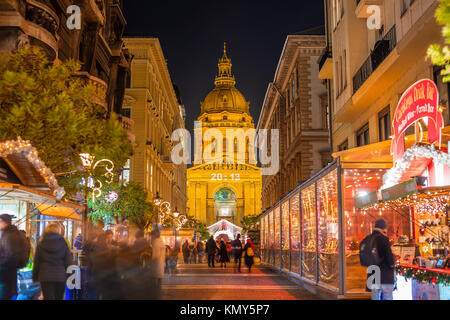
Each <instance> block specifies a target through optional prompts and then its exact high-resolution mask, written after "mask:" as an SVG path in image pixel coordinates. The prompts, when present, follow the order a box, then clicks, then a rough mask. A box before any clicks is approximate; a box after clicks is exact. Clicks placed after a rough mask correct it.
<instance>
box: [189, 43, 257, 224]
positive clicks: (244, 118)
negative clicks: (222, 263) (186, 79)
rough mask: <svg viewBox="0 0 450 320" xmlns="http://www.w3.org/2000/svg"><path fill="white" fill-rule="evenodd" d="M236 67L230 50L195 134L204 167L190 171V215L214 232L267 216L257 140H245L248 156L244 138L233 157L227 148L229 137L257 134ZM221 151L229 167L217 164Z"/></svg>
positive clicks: (200, 162) (223, 162)
mask: <svg viewBox="0 0 450 320" xmlns="http://www.w3.org/2000/svg"><path fill="white" fill-rule="evenodd" d="M231 66H232V64H231V60H230V59H229V58H228V56H227V51H226V45H224V51H223V56H222V58H221V59H219V64H218V67H219V71H218V72H219V73H218V75H217V76H216V78H215V81H214V85H215V88H214V89H213V90H212V91H211V92H210V93H209V94H208V95H207V97H206V98H205V100H204V101H203V102H202V103H201V113H200V116H199V117H198V119H197V121H198V122H197V125H196V128H195V135H196V137H198V136H199V135H200V137H202V138H203V143H202V146H201V149H200V151H201V152H200V154H201V155H202V157H201V161H198V160H197V161H195V162H194V163H195V165H194V166H193V167H192V168H189V169H188V171H187V197H188V203H187V210H188V214H189V215H190V216H193V217H195V218H196V219H198V220H200V221H202V222H203V223H205V224H207V225H208V226H210V225H213V224H215V223H217V222H218V221H221V220H226V221H229V222H231V223H233V224H234V225H237V226H240V225H241V219H242V218H243V217H244V216H247V215H254V214H259V213H260V212H261V184H262V178H261V170H260V168H258V167H257V166H256V163H254V162H253V161H249V160H251V159H252V157H251V154H250V151H251V149H252V148H251V135H250V136H245V137H244V139H246V140H245V150H242V149H240V148H238V147H237V140H238V139H240V138H241V137H235V138H233V139H235V140H233V145H234V148H236V149H234V150H233V152H232V155H230V154H227V152H228V151H229V150H231V148H227V147H226V145H227V141H226V139H225V137H227V132H229V131H230V130H234V131H235V132H236V130H240V131H241V132H243V133H246V132H251V131H252V130H254V129H255V124H254V121H253V118H252V117H251V115H250V110H249V105H250V103H249V102H248V101H247V100H246V99H245V98H244V96H243V95H242V93H241V92H239V90H238V89H236V80H235V78H234V76H233V75H232V73H231ZM199 124H200V125H199ZM211 131H214V132H216V133H218V136H220V137H223V138H224V140H223V141H224V142H223V143H222V141H220V140H222V139H217V137H212V138H211V137H209V138H210V139H209V140H208V138H207V136H209V134H208V132H211ZM218 149H220V150H221V153H220V155H219V158H223V161H217V152H218ZM222 150H223V153H222ZM207 151H209V152H207ZM228 153H230V152H228ZM208 155H209V156H208ZM211 155H212V157H211ZM196 158H197V157H196ZM230 158H231V161H230ZM244 160H245V161H244Z"/></svg>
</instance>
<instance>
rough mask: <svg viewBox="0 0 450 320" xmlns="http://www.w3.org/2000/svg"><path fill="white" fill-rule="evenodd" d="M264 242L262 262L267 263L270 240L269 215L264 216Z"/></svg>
mask: <svg viewBox="0 0 450 320" xmlns="http://www.w3.org/2000/svg"><path fill="white" fill-rule="evenodd" d="M263 219H264V225H265V228H264V241H265V249H264V262H265V263H269V248H270V239H269V228H270V225H269V223H268V221H269V215H268V214H266V215H265V216H264V218H263Z"/></svg>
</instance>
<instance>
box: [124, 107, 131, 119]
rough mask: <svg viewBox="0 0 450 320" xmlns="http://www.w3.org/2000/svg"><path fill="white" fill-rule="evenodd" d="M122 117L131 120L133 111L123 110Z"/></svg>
mask: <svg viewBox="0 0 450 320" xmlns="http://www.w3.org/2000/svg"><path fill="white" fill-rule="evenodd" d="M122 115H123V116H124V117H127V118H130V119H131V109H130V108H123V109H122Z"/></svg>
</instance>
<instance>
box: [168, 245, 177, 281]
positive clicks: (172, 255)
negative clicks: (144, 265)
mask: <svg viewBox="0 0 450 320" xmlns="http://www.w3.org/2000/svg"><path fill="white" fill-rule="evenodd" d="M179 252H180V248H179V245H178V244H177V243H175V247H173V248H170V251H169V258H168V260H167V264H168V271H169V274H170V275H172V276H173V275H175V274H176V272H177V263H178V253H179Z"/></svg>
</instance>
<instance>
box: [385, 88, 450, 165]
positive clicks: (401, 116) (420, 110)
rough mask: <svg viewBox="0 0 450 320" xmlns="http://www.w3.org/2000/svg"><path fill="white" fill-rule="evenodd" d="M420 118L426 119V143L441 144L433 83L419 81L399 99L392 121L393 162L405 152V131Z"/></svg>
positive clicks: (442, 123) (437, 102)
mask: <svg viewBox="0 0 450 320" xmlns="http://www.w3.org/2000/svg"><path fill="white" fill-rule="evenodd" d="M421 118H428V142H429V143H431V144H433V143H435V142H439V143H440V142H441V129H442V128H443V127H444V120H443V118H442V114H441V112H440V110H439V92H438V89H437V87H436V85H435V84H434V82H433V81H431V80H429V79H425V80H420V81H418V82H416V83H415V84H413V85H412V86H411V87H409V89H408V90H406V91H405V93H404V94H403V95H402V97H401V98H400V101H399V103H398V106H397V110H396V111H395V116H394V120H393V121H392V127H393V131H394V134H393V137H392V145H391V154H392V155H393V157H394V162H395V161H397V160H398V159H400V158H401V157H402V156H403V153H404V152H405V141H404V134H405V131H406V129H408V127H409V126H411V125H412V124H413V123H414V122H416V121H417V120H419V119H421Z"/></svg>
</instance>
